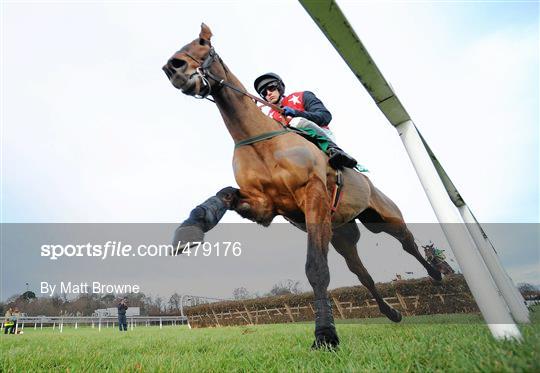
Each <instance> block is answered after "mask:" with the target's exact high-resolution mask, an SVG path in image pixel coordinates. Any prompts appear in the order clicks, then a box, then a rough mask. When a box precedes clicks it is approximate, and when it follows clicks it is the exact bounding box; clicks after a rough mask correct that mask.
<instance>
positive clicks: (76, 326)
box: [75, 321, 78, 329]
mask: <svg viewBox="0 0 540 373" xmlns="http://www.w3.org/2000/svg"><path fill="white" fill-rule="evenodd" d="M77 326H78V325H77V321H75V329H78V328H77Z"/></svg>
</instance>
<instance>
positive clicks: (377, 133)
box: [0, 1, 540, 282]
mask: <svg viewBox="0 0 540 373" xmlns="http://www.w3.org/2000/svg"><path fill="white" fill-rule="evenodd" d="M339 5H340V7H341V8H342V10H343V12H344V13H345V15H346V16H347V17H348V19H349V21H350V23H351V24H352V26H353V28H354V29H355V31H356V33H357V34H358V35H359V37H360V38H361V40H362V41H363V43H364V45H365V46H366V47H367V49H368V51H369V53H370V54H371V56H372V57H373V59H374V60H375V61H376V63H377V65H378V66H379V68H380V70H381V71H382V73H383V74H384V75H385V77H386V78H387V80H388V81H389V82H390V83H391V84H392V86H393V88H394V90H395V92H396V93H397V95H398V96H399V98H400V100H401V102H402V103H403V104H404V106H405V107H406V109H407V111H408V112H409V113H410V115H411V116H412V118H413V120H414V121H415V123H416V125H417V127H418V128H419V129H420V131H421V132H422V134H423V135H424V137H425V138H426V140H427V141H428V143H429V144H430V146H431V148H432V149H433V151H434V152H435V153H436V155H437V156H438V158H439V160H440V161H441V163H442V164H443V166H444V167H445V169H446V171H447V172H448V174H449V175H450V177H451V178H452V180H453V181H454V183H455V184H456V186H457V187H458V189H459V190H460V192H461V194H462V196H463V197H464V198H465V200H466V201H467V202H468V204H469V206H470V207H471V209H472V211H473V212H474V213H475V215H476V216H477V218H478V219H479V220H480V221H481V222H483V223H538V222H539V169H540V166H539V137H540V136H539V126H538V124H539V110H538V102H539V71H538V67H539V61H538V59H539V47H538V46H539V29H538V27H539V22H538V10H539V9H538V3H537V2H536V1H534V2H475V3H473V2H464V1H459V2H444V3H439V2H424V1H421V2H395V1H392V2H371V1H365V2H359V1H339ZM203 21H204V22H205V23H206V24H207V25H209V26H210V28H211V29H212V31H213V33H214V37H213V39H212V42H213V45H214V46H215V48H216V51H217V52H218V53H219V54H220V56H221V57H222V58H223V60H224V61H225V62H226V63H227V64H228V66H229V67H230V68H231V70H232V71H233V72H234V73H235V74H236V75H237V77H239V79H240V80H241V81H242V82H243V83H244V84H245V86H246V87H247V88H249V89H251V90H252V82H253V80H254V79H255V78H256V77H257V76H258V75H260V74H262V73H265V72H268V71H274V72H277V73H278V74H280V75H281V76H282V77H283V79H284V80H285V83H286V85H287V90H288V91H289V92H292V91H297V90H311V91H314V92H315V93H316V94H317V96H318V97H319V98H320V99H321V100H322V101H323V102H324V103H325V104H326V106H327V107H328V108H329V109H330V111H331V112H332V114H333V118H334V119H333V121H332V123H331V128H332V130H333V131H334V133H335V135H336V137H337V140H338V144H339V145H340V146H341V147H342V148H344V149H345V150H346V151H348V152H349V153H351V154H352V155H354V156H355V157H356V158H357V159H358V160H359V161H360V162H361V163H362V164H364V165H365V166H367V167H368V168H369V169H370V170H371V176H370V177H371V178H372V180H373V182H374V183H375V184H376V186H377V187H378V188H380V189H381V190H383V191H384V192H385V193H386V194H387V195H388V196H389V197H390V198H392V199H393V200H394V201H395V202H396V203H397V204H398V206H399V207H400V208H401V210H402V211H403V214H404V216H405V219H406V220H407V221H408V222H414V223H427V222H435V221H436V219H435V215H434V214H433V212H432V210H431V207H430V205H429V203H428V201H427V199H426V197H425V195H424V192H423V189H422V187H421V185H420V183H419V181H418V179H417V177H416V174H415V172H414V170H413V168H412V166H411V163H410V161H409V160H408V157H407V155H406V153H405V151H404V148H403V146H402V144H401V141H400V140H399V137H398V135H397V133H396V131H395V129H394V128H393V127H392V126H391V125H390V124H388V122H387V121H386V119H385V118H384V116H383V115H382V114H381V113H380V112H379V110H378V109H377V107H376V106H375V104H374V103H373V101H372V99H371V98H370V97H369V95H368V94H367V93H366V91H365V90H364V88H363V87H362V85H361V84H360V83H359V82H358V81H357V80H356V78H355V76H354V75H353V74H352V72H351V71H350V70H349V69H348V67H347V66H346V65H345V63H344V62H343V61H342V59H341V58H340V56H339V55H338V54H337V52H336V51H335V50H334V49H333V47H332V46H331V44H330V43H329V42H328V41H327V39H326V38H325V37H324V35H323V34H322V33H321V32H320V30H319V29H318V27H317V26H316V25H315V23H314V22H313V21H312V19H311V18H310V17H309V16H308V14H307V13H306V12H305V11H304V9H303V8H302V7H301V5H300V4H299V3H297V2H295V1H212V2H210V1H190V2H183V1H176V2H172V1H171V2H134V1H115V2H112V3H108V2H98V1H84V2H76V1H73V2H67V1H57V2H47V1H32V2H24V1H5V2H4V3H3V4H2V22H1V23H2V56H1V57H2V110H1V112H2V113H1V115H2V117H1V119H2V123H1V130H2V136H1V141H2V143H1V145H2V153H1V155H2V159H1V171H2V191H1V198H2V207H1V212H0V213H1V220H2V221H3V222H13V223H30V222H32V223H36V222H37V223H39V222H145V223H146V222H178V221H181V220H183V219H184V218H185V217H186V216H187V214H188V213H189V211H190V210H191V209H192V208H193V207H194V206H195V205H196V204H198V203H200V202H202V201H204V200H205V199H206V198H208V197H209V196H211V195H213V194H214V193H215V192H216V191H218V190H219V189H221V188H222V187H224V186H227V185H235V181H234V177H233V173H232V167H231V157H232V151H233V142H232V139H231V138H230V137H229V136H228V132H227V131H226V129H225V126H224V125H223V123H222V120H221V117H220V115H219V113H218V110H217V109H216V108H215V107H214V105H213V104H212V103H211V102H209V101H199V100H195V99H194V98H191V97H187V96H185V95H183V94H181V93H180V91H178V90H176V89H174V88H173V87H172V86H171V84H170V83H169V82H168V81H167V79H166V77H165V74H164V73H163V71H162V70H161V66H162V65H163V64H164V63H165V62H166V60H167V59H168V58H169V57H170V56H171V55H172V54H173V53H174V52H175V51H176V50H177V49H179V48H180V47H181V46H183V45H184V44H186V43H188V42H190V41H191V40H193V39H194V38H195V37H197V36H198V33H199V30H200V23H201V22H203ZM223 221H224V222H239V221H241V219H240V218H239V217H238V216H237V215H235V214H233V213H228V214H227V215H226V216H225V218H224V220H223ZM537 243H538V240H537V241H536V245H534V244H533V245H532V246H531V247H528V248H527V249H523V248H515V249H514V250H515V251H512V249H508V251H506V252H501V256H503V258H506V257H508V258H510V257H512V258H515V257H516V256H518V257H520V258H521V259H522V261H521V262H520V263H517V264H515V263H514V264H512V266H511V268H509V271H510V272H511V274H512V275H513V276H514V278H515V279H517V281H520V280H527V281H531V282H540V279H539V278H540V274H539V272H538V257H539V253H538V245H537ZM495 244H497V242H495ZM301 250H304V248H301ZM531 258H532V259H531ZM520 266H521V267H520ZM525 266H528V267H527V268H528V271H529V272H527V273H528V275H526V276H525V275H522V274H523V273H524V272H523V271H525V270H524V269H523V268H525ZM373 271H375V272H376V270H375V269H374V270H373ZM520 273H521V274H520ZM518 277H519V278H518Z"/></svg>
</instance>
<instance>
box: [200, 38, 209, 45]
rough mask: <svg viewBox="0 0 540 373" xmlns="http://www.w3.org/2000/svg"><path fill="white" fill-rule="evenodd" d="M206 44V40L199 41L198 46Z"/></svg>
mask: <svg viewBox="0 0 540 373" xmlns="http://www.w3.org/2000/svg"><path fill="white" fill-rule="evenodd" d="M207 43H208V40H204V39H202V38H201V39H199V44H200V45H206V44H207Z"/></svg>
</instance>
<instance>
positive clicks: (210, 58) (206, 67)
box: [184, 47, 224, 101]
mask: <svg viewBox="0 0 540 373" xmlns="http://www.w3.org/2000/svg"><path fill="white" fill-rule="evenodd" d="M184 54H185V55H186V56H188V57H189V58H191V59H192V60H193V61H195V62H197V63H198V64H199V67H197V68H196V69H195V72H194V73H193V74H191V75H190V77H189V78H190V79H191V78H193V77H194V76H195V75H198V76H199V78H201V82H202V88H201V91H200V92H199V94H194V95H193V97H195V98H198V99H204V98H207V99H208V100H210V101H213V100H211V99H209V98H208V96H209V95H211V94H213V93H215V92H213V86H212V85H211V84H210V82H209V80H208V79H209V78H210V79H211V80H214V81H216V82H218V83H219V87H218V89H219V88H221V87H222V86H223V83H224V80H223V79H220V78H218V77H216V76H215V75H214V74H212V73H211V72H210V67H211V66H212V64H213V63H214V61H215V60H216V59H218V60H219V61H220V62H221V58H219V56H218V54H217V53H216V51H215V50H214V47H211V48H210V51H209V52H208V55H207V56H206V58H205V59H204V61H202V62H201V61H199V60H198V59H196V58H195V57H193V56H192V55H190V54H189V53H186V52H184Z"/></svg>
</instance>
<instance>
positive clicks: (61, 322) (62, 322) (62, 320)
mask: <svg viewBox="0 0 540 373" xmlns="http://www.w3.org/2000/svg"><path fill="white" fill-rule="evenodd" d="M59 330H60V333H62V332H63V331H64V319H61V320H60V327H59Z"/></svg>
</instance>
